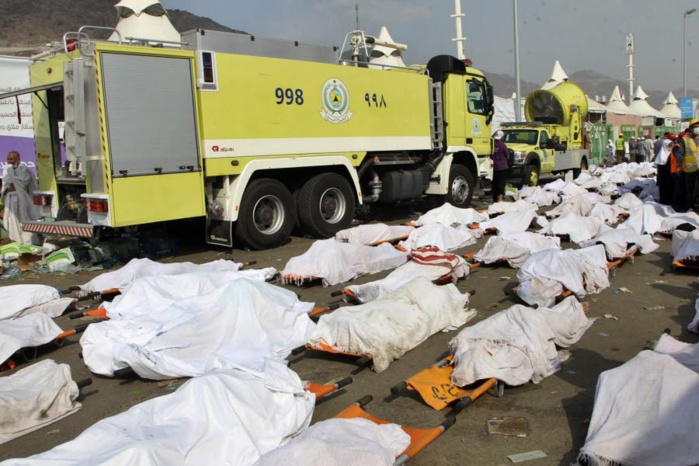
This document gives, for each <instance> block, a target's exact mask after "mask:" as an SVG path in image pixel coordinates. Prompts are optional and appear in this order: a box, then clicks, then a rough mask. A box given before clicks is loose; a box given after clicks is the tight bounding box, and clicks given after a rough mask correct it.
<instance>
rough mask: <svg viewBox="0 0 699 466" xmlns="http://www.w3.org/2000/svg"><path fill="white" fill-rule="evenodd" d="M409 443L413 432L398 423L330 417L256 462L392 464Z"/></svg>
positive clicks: (269, 465)
mask: <svg viewBox="0 0 699 466" xmlns="http://www.w3.org/2000/svg"><path fill="white" fill-rule="evenodd" d="M409 445H410V436H409V435H408V434H406V433H405V431H403V429H401V428H400V426H398V425H396V424H381V425H379V424H376V423H375V422H372V421H370V420H368V419H362V418H354V419H328V420H327V421H323V422H319V423H318V424H314V425H312V426H311V427H309V428H308V429H306V430H304V431H303V432H302V433H301V435H299V436H298V437H296V438H294V439H293V440H292V441H290V442H289V443H287V444H286V445H284V446H282V447H280V448H277V449H276V450H272V451H271V452H269V453H267V454H266V455H264V456H263V457H262V458H260V460H259V461H258V462H257V463H255V466H279V465H283V464H285V465H305V466H347V465H352V464H356V465H371V466H381V465H385V466H391V465H393V462H394V461H395V459H396V457H397V456H398V455H400V454H401V453H402V452H403V451H404V450H405V449H406V448H408V446H409Z"/></svg>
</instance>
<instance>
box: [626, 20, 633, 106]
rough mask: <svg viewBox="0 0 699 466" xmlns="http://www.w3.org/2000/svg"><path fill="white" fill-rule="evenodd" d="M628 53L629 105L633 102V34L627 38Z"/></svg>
mask: <svg viewBox="0 0 699 466" xmlns="http://www.w3.org/2000/svg"><path fill="white" fill-rule="evenodd" d="M626 53H627V54H629V64H628V65H627V66H628V67H629V105H631V102H633V53H634V44H633V34H629V35H628V36H626Z"/></svg>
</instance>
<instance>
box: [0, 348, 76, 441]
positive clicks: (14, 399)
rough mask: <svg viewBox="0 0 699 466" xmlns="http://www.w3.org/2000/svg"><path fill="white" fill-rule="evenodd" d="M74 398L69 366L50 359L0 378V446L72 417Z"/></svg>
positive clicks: (73, 386)
mask: <svg viewBox="0 0 699 466" xmlns="http://www.w3.org/2000/svg"><path fill="white" fill-rule="evenodd" d="M78 395H79V390H78V386H77V385H76V384H75V382H73V379H72V378H71V376H70V366H69V365H68V364H56V362H55V361H52V360H51V359H45V360H43V361H41V362H37V363H36V364H32V365H31V366H28V367H25V368H24V369H22V370H20V371H17V372H15V373H14V374H11V375H8V376H5V377H0V445H2V444H3V443H5V442H9V441H10V440H12V439H14V438H17V437H21V436H22V435H26V434H28V433H30V432H33V431H35V430H37V429H40V428H42V427H44V426H46V425H48V424H51V423H53V422H56V421H57V420H59V419H62V418H64V417H66V416H69V415H70V414H73V413H74V412H76V411H77V410H78V409H80V407H81V405H80V403H78V402H77V401H75V400H76V399H77V398H78Z"/></svg>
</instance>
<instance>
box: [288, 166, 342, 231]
mask: <svg viewBox="0 0 699 466" xmlns="http://www.w3.org/2000/svg"><path fill="white" fill-rule="evenodd" d="M297 209H298V214H299V221H300V222H301V227H302V228H303V230H304V232H306V233H307V234H309V235H312V236H317V237H321V238H330V237H331V236H334V235H335V233H337V232H338V231H340V230H344V229H345V228H347V227H349V225H350V223H351V222H352V219H353V218H354V192H353V191H352V187H351V186H350V184H349V182H348V181H347V179H346V178H344V177H343V176H341V175H338V174H337V173H322V174H320V175H316V176H314V177H313V178H311V179H310V180H308V181H306V183H304V185H303V187H302V188H301V192H299V197H298V205H297Z"/></svg>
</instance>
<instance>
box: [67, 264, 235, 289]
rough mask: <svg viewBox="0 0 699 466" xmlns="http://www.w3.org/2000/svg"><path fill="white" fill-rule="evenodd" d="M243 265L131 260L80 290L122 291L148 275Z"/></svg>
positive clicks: (201, 270)
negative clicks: (115, 289)
mask: <svg viewBox="0 0 699 466" xmlns="http://www.w3.org/2000/svg"><path fill="white" fill-rule="evenodd" d="M242 266H243V264H240V263H236V262H233V261H228V260H224V259H219V260H217V261H213V262H207V263H206V264H193V263H191V262H173V263H168V264H163V263H160V262H154V261H152V260H150V259H131V260H130V261H129V263H128V264H126V265H125V266H123V267H122V268H120V269H119V270H114V271H113V272H107V273H103V274H102V275H100V276H98V277H95V278H93V279H92V280H90V281H89V282H87V283H85V284H84V285H82V286H81V287H80V288H81V289H82V290H83V291H84V292H92V291H105V290H111V289H114V288H117V289H123V288H125V287H126V286H127V285H128V284H129V283H131V282H133V281H134V280H136V279H137V278H141V277H147V276H150V275H177V274H181V273H193V272H233V271H236V270H240V269H241V268H242Z"/></svg>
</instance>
